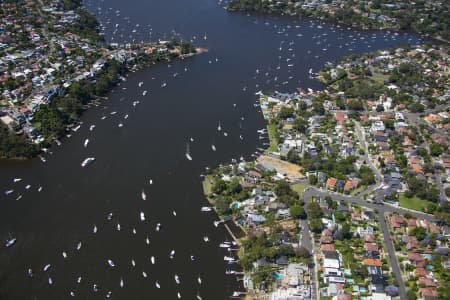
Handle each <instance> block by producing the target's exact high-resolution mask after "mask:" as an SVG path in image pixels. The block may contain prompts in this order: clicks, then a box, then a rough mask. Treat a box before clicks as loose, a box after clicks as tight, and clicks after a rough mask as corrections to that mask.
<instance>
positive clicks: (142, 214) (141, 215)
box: [139, 211, 145, 222]
mask: <svg viewBox="0 0 450 300" xmlns="http://www.w3.org/2000/svg"><path fill="white" fill-rule="evenodd" d="M139 216H140V218H141V221H142V222H144V221H145V214H144V212H142V211H141V213H140V214H139Z"/></svg>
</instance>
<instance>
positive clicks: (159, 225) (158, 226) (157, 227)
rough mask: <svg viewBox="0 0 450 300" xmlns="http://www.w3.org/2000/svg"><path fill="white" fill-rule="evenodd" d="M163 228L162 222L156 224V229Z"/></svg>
mask: <svg viewBox="0 0 450 300" xmlns="http://www.w3.org/2000/svg"><path fill="white" fill-rule="evenodd" d="M160 229H161V223H158V224H156V231H159V230H160Z"/></svg>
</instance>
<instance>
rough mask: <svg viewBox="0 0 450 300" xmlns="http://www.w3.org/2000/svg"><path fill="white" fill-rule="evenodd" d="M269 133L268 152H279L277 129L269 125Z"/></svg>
mask: <svg viewBox="0 0 450 300" xmlns="http://www.w3.org/2000/svg"><path fill="white" fill-rule="evenodd" d="M267 131H268V133H269V139H270V147H269V148H268V149H267V152H278V139H277V127H276V126H275V125H274V124H270V125H267Z"/></svg>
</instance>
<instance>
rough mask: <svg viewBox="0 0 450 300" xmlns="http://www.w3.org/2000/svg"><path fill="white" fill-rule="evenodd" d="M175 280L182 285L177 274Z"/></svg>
mask: <svg viewBox="0 0 450 300" xmlns="http://www.w3.org/2000/svg"><path fill="white" fill-rule="evenodd" d="M174 278H175V282H176V283H177V284H180V277H178V275H177V274H175V276H174Z"/></svg>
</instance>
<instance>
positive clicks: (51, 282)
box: [48, 277, 53, 285]
mask: <svg viewBox="0 0 450 300" xmlns="http://www.w3.org/2000/svg"><path fill="white" fill-rule="evenodd" d="M48 284H49V285H52V284H53V280H52V278H51V277H49V278H48Z"/></svg>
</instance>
